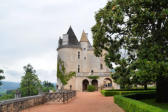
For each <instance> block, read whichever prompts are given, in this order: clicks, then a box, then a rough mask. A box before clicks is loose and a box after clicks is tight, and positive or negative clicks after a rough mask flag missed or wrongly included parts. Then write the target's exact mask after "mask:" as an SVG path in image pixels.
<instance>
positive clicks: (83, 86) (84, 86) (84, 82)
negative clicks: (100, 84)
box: [82, 79, 89, 91]
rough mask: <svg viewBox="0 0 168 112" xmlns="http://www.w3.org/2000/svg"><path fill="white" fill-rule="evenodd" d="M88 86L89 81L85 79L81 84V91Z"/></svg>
mask: <svg viewBox="0 0 168 112" xmlns="http://www.w3.org/2000/svg"><path fill="white" fill-rule="evenodd" d="M88 85H89V81H88V80H87V79H85V80H83V84H82V89H83V91H86V90H87V87H88Z"/></svg>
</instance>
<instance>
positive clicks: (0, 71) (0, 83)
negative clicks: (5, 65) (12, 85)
mask: <svg viewBox="0 0 168 112" xmlns="http://www.w3.org/2000/svg"><path fill="white" fill-rule="evenodd" d="M1 73H4V72H3V70H1V69H0V80H2V79H5V77H4V76H2V75H1ZM1 85H2V82H0V86H1Z"/></svg>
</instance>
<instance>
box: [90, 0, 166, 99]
mask: <svg viewBox="0 0 168 112" xmlns="http://www.w3.org/2000/svg"><path fill="white" fill-rule="evenodd" d="M95 18H96V25H95V26H93V28H92V32H93V39H94V41H93V46H94V48H95V50H94V52H95V54H96V56H101V54H102V50H106V51H107V54H106V56H105V61H106V63H107V65H108V66H109V67H110V68H112V62H114V63H115V64H119V62H120V60H121V54H122V52H121V49H124V50H125V51H127V57H126V59H127V61H128V62H129V65H131V64H132V63H134V61H136V60H141V61H144V62H145V61H147V62H151V63H155V64H151V68H153V69H152V70H153V71H152V73H151V74H154V76H153V77H152V80H154V81H156V86H157V101H160V102H168V97H167V94H168V91H166V89H165V88H168V72H167V71H168V70H167V69H168V67H167V65H168V50H167V49H168V1H167V0H129V1H128V0H113V1H109V2H108V3H107V5H106V6H105V7H104V8H103V9H101V10H99V12H98V13H97V14H96V16H95ZM142 66H143V65H142V64H141V66H138V67H137V68H136V69H137V70H138V71H139V72H137V75H139V76H142V74H143V75H145V76H148V74H146V73H144V71H147V70H146V69H148V67H147V68H142ZM154 68H155V69H154ZM136 69H134V70H136ZM140 72H141V73H140Z"/></svg>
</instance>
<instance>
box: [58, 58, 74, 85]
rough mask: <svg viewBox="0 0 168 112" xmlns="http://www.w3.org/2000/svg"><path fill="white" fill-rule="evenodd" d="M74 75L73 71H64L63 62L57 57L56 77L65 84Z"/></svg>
mask: <svg viewBox="0 0 168 112" xmlns="http://www.w3.org/2000/svg"><path fill="white" fill-rule="evenodd" d="M75 75H76V73H75V72H69V73H66V69H65V66H64V62H63V61H62V60H61V59H60V58H59V59H58V64H57V78H59V79H60V81H61V83H62V84H63V85H66V84H67V83H68V81H69V80H70V79H71V78H72V77H73V76H75Z"/></svg>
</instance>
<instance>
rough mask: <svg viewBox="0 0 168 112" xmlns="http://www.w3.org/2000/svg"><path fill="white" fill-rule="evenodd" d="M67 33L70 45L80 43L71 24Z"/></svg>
mask: <svg viewBox="0 0 168 112" xmlns="http://www.w3.org/2000/svg"><path fill="white" fill-rule="evenodd" d="M67 34H68V40H69V43H68V44H69V45H79V42H78V40H77V38H76V35H75V33H74V31H73V29H72V27H71V26H70V27H69V30H68V32H67Z"/></svg>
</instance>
